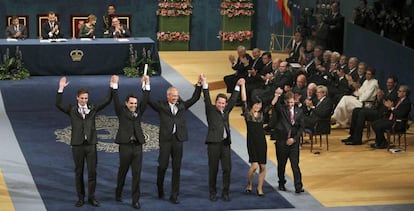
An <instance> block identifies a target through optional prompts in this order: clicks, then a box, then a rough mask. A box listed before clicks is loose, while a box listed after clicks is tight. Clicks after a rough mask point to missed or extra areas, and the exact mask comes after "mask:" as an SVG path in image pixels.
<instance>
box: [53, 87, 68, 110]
mask: <svg viewBox="0 0 414 211" xmlns="http://www.w3.org/2000/svg"><path fill="white" fill-rule="evenodd" d="M62 97H63V92H62V93H57V94H56V102H55V105H56V107H57V108H58V109H59V110H60V111H62V112H64V113H66V114H69V112H70V106H69V105H67V106H65V105H63V102H62Z"/></svg>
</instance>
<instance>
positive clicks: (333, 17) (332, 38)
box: [325, 2, 345, 53]
mask: <svg viewBox="0 0 414 211" xmlns="http://www.w3.org/2000/svg"><path fill="white" fill-rule="evenodd" d="M325 21H326V24H327V25H328V26H329V28H328V30H329V32H328V37H327V38H328V40H327V44H328V49H330V50H332V51H338V52H339V53H342V48H343V41H344V24H345V18H344V16H342V15H341V13H340V9H339V2H333V3H332V4H331V14H329V16H328V17H327V18H326V20H325Z"/></svg>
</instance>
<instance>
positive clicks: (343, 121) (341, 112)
mask: <svg viewBox="0 0 414 211" xmlns="http://www.w3.org/2000/svg"><path fill="white" fill-rule="evenodd" d="M374 75H375V70H374V69H373V68H368V70H367V72H366V75H365V77H366V80H365V81H364V83H363V84H362V86H361V87H359V88H358V89H357V90H356V91H355V92H354V93H353V95H347V96H343V97H342V98H341V100H340V101H339V103H338V105H337V106H336V108H335V111H334V114H333V115H332V117H333V118H334V120H335V121H336V123H335V125H332V128H341V127H342V128H346V127H349V123H350V120H351V114H352V110H354V108H359V107H362V106H363V105H364V104H365V106H366V107H371V106H372V102H373V101H374V100H375V97H376V93H377V90H378V88H379V86H378V81H377V79H375V78H374Z"/></svg>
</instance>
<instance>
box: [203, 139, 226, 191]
mask: <svg viewBox="0 0 414 211" xmlns="http://www.w3.org/2000/svg"><path fill="white" fill-rule="evenodd" d="M207 154H208V178H209V179H208V183H209V190H210V194H216V193H217V189H216V183H217V173H218V168H219V162H220V161H221V169H222V171H223V194H229V189H230V175H231V156H230V144H224V143H223V142H218V143H208V144H207Z"/></svg>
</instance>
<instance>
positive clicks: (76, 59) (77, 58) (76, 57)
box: [70, 49, 83, 62]
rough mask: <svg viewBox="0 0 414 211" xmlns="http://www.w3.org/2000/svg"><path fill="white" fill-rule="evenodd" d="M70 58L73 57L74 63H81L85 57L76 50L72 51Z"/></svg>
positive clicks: (81, 52)
mask: <svg viewBox="0 0 414 211" xmlns="http://www.w3.org/2000/svg"><path fill="white" fill-rule="evenodd" d="M70 57H72V61H74V62H79V61H81V60H82V57H83V51H81V50H79V49H76V50H72V51H71V52H70Z"/></svg>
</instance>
